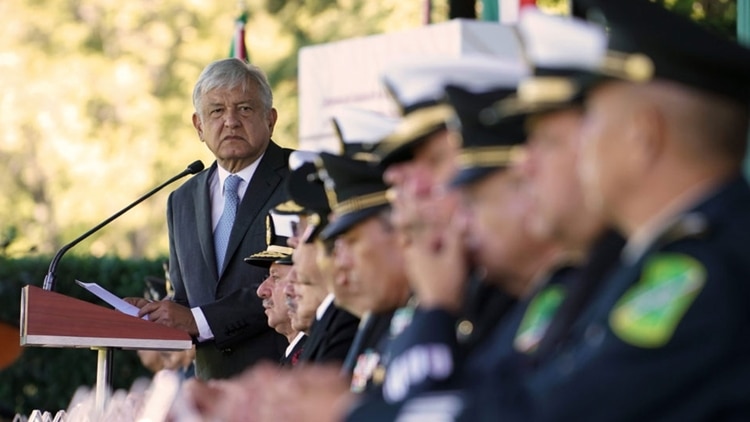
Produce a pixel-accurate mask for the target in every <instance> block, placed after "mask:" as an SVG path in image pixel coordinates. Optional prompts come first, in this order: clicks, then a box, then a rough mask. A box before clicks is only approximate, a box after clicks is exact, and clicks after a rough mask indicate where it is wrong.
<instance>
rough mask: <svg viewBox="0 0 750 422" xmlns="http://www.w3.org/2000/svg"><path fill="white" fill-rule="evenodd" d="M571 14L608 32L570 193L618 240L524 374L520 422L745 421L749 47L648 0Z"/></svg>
mask: <svg viewBox="0 0 750 422" xmlns="http://www.w3.org/2000/svg"><path fill="white" fill-rule="evenodd" d="M587 5H588V6H589V7H592V8H596V9H598V10H599V11H600V12H601V15H602V16H604V17H605V19H606V20H607V25H608V26H609V28H610V34H611V35H610V42H609V49H610V51H609V52H607V54H606V56H605V59H604V60H602V61H601V62H600V66H599V67H597V68H594V69H591V70H592V75H593V76H594V78H593V79H594V85H593V86H591V87H590V88H589V91H588V92H587V95H586V115H587V116H586V123H585V125H584V128H583V133H584V135H583V137H582V145H581V154H582V156H581V163H582V168H581V173H582V182H583V186H584V194H585V197H586V199H587V201H589V202H590V203H591V204H593V205H595V206H597V207H599V208H600V209H601V210H602V212H603V213H604V215H606V216H607V218H608V220H609V222H610V223H611V224H613V225H615V226H616V227H617V228H618V229H620V230H621V231H622V232H623V233H624V234H625V236H626V238H627V244H626V246H625V250H624V252H623V255H622V258H621V264H620V267H619V268H618V269H617V270H616V271H615V272H614V274H612V276H611V277H608V278H607V279H606V281H605V283H604V285H603V287H602V290H601V291H600V292H599V293H598V294H597V296H596V298H595V299H594V302H593V303H592V306H590V307H589V309H588V310H587V311H585V312H584V314H582V315H581V317H580V318H579V319H578V321H576V323H575V324H574V325H573V328H572V332H571V335H570V339H569V341H568V342H567V344H566V345H565V347H564V348H563V349H562V350H561V351H560V352H559V353H558V354H557V355H556V356H555V358H554V359H552V360H551V361H550V362H548V363H546V364H545V365H543V366H542V367H541V368H540V369H539V370H538V371H537V372H536V373H535V374H534V376H533V377H531V378H530V379H529V380H527V387H528V391H529V393H530V402H531V403H532V404H533V406H532V408H533V409H535V412H536V414H535V418H536V419H540V420H548V419H549V420H552V419H554V420H560V419H566V420H568V419H570V420H576V419H582V418H586V419H592V420H633V419H644V418H646V419H660V420H686V419H687V420H689V419H695V420H715V419H746V418H748V417H749V416H750V396H749V395H748V394H747V391H750V388H749V387H750V354H748V351H749V350H750V341H748V339H749V338H750V331H749V330H750V326H749V325H748V314H747V308H746V304H747V301H748V299H749V298H750V296H748V293H749V291H748V284H747V279H748V275H750V254H748V252H747V248H746V247H745V246H744V245H746V244H747V241H748V240H750V236H749V235H748V233H750V232H749V231H748V229H750V221H749V219H750V217H748V216H749V215H750V214H749V213H748V212H750V190H748V186H747V183H746V181H745V180H744V179H743V177H742V175H741V168H742V157H743V156H744V153H745V149H746V139H747V129H748V127H747V126H748V99H749V98H750V79H749V78H750V51H748V50H747V49H745V48H742V47H740V46H738V45H736V44H734V43H732V42H729V41H726V40H722V39H719V38H718V37H716V36H714V35H713V34H710V33H708V32H707V31H705V30H703V29H702V28H699V27H698V26H697V25H695V24H694V23H692V22H690V21H688V20H687V19H684V18H681V17H679V16H677V15H674V14H672V13H671V12H668V11H667V10H665V9H663V8H662V7H661V6H659V5H657V4H654V3H651V2H648V1H636V0H628V1H599V2H593V1H591V2H587ZM632 76H639V77H640V78H641V82H633V81H632V80H628V79H633V78H632ZM623 79H625V80H623ZM589 81H591V79H589ZM571 83H573V84H576V83H577V84H580V80H578V81H571ZM579 86H580V85H579ZM603 386H607V387H606V388H603Z"/></svg>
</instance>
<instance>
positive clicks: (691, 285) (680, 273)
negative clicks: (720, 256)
mask: <svg viewBox="0 0 750 422" xmlns="http://www.w3.org/2000/svg"><path fill="white" fill-rule="evenodd" d="M705 283H706V269H705V267H704V266H703V264H701V263H700V262H699V261H697V260H696V259H695V258H692V257H690V256H687V255H684V254H678V253H663V254H658V255H656V256H654V257H653V258H650V259H649V260H648V261H647V262H646V263H645V265H644V266H643V272H642V273H641V279H640V280H639V281H638V282H637V283H636V284H635V285H633V286H632V287H631V288H630V289H628V291H626V292H625V294H624V295H622V297H621V298H620V300H618V301H617V303H616V304H615V306H614V308H613V309H612V311H611V312H610V314H609V325H610V327H611V328H612V331H613V332H614V333H615V335H617V337H619V338H620V339H621V340H622V341H624V342H626V343H628V344H631V345H633V346H637V347H644V348H657V347H661V346H664V345H665V344H667V343H668V342H669V340H670V339H671V338H672V334H674V331H675V329H676V328H677V325H678V324H679V323H680V321H681V320H682V317H683V316H684V315H685V312H687V310H688V309H689V308H690V305H691V304H692V303H693V301H694V300H695V298H696V296H697V295H698V293H700V291H701V290H702V289H703V286H704V284H705Z"/></svg>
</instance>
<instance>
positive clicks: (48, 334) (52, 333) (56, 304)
mask: <svg viewBox="0 0 750 422" xmlns="http://www.w3.org/2000/svg"><path fill="white" fill-rule="evenodd" d="M20 319H21V327H20V329H21V345H22V346H42V347H72V348H76V347H82V348H83V347H85V348H99V347H102V348H103V347H115V348H122V349H150V350H185V349H189V348H191V347H192V344H193V342H192V339H191V338H190V335H188V333H186V332H185V331H181V330H177V329H174V328H170V327H166V326H164V325H159V324H156V323H153V322H150V321H144V320H142V319H139V318H136V317H133V316H130V315H126V314H123V313H121V312H118V311H115V310H112V309H108V308H104V307H102V306H99V305H95V304H93V303H89V302H85V301H83V300H80V299H76V298H73V297H69V296H65V295H62V294H60V293H56V292H51V291H47V290H43V289H41V288H39V287H36V286H31V285H29V286H25V287H24V288H23V289H22V291H21V318H20Z"/></svg>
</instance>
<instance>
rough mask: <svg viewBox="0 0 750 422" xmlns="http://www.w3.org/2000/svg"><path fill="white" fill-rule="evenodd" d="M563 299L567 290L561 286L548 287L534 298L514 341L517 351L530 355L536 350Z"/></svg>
mask: <svg viewBox="0 0 750 422" xmlns="http://www.w3.org/2000/svg"><path fill="white" fill-rule="evenodd" d="M563 299H565V288H564V287H563V286H561V285H559V284H557V285H551V286H548V287H546V288H544V289H543V290H542V291H540V292H539V293H537V294H536V296H534V299H532V300H531V303H529V307H528V308H526V313H525V314H524V316H523V320H521V325H520V326H519V327H518V332H517V333H516V338H515V339H514V340H513V347H514V348H515V349H516V350H517V351H519V352H521V353H526V354H529V353H532V352H534V350H536V348H537V346H539V342H540V341H542V338H543V337H544V333H546V332H547V328H549V324H550V322H552V318H553V317H554V316H555V313H557V309H558V308H559V307H560V304H561V303H562V301H563Z"/></svg>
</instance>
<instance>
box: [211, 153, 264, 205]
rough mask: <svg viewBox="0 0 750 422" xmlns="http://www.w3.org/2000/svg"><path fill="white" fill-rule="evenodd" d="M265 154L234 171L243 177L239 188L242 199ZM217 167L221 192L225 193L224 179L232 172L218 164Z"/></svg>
mask: <svg viewBox="0 0 750 422" xmlns="http://www.w3.org/2000/svg"><path fill="white" fill-rule="evenodd" d="M263 155H265V153H264V154H262V155H261V156H260V157H258V159H257V160H255V161H253V163H252V164H250V165H249V166H247V167H245V168H244V169H242V170H240V171H238V172H237V173H234V174H236V175H237V176H239V177H240V178H241V179H242V182H241V183H240V188H239V191H240V192H242V194H240V199H242V196H243V195H244V191H245V189H247V188H246V186H247V184H248V183H249V182H250V179H252V178H253V175H254V174H255V170H256V169H257V168H258V165H259V164H260V160H262V159H263ZM216 168H217V169H218V172H217V173H218V175H219V186H220V192H221V194H222V195H223V194H224V181H225V180H226V179H227V177H229V175H230V174H232V173H229V172H228V171H227V170H226V169H224V167H222V166H218V165H217V166H216Z"/></svg>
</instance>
